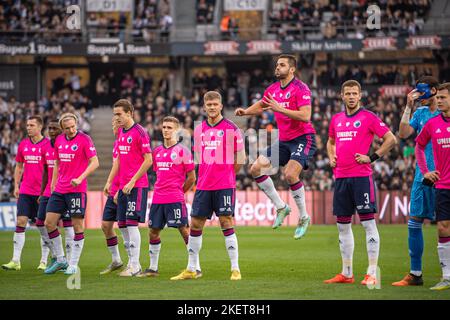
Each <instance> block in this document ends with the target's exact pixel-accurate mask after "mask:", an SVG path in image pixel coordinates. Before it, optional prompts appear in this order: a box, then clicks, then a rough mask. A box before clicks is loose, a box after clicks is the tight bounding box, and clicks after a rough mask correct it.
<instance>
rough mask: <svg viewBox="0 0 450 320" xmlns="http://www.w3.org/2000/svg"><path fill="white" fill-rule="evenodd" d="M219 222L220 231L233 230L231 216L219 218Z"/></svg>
mask: <svg viewBox="0 0 450 320" xmlns="http://www.w3.org/2000/svg"><path fill="white" fill-rule="evenodd" d="M219 222H220V227H221V228H222V229H230V228H233V217H232V216H220V217H219Z"/></svg>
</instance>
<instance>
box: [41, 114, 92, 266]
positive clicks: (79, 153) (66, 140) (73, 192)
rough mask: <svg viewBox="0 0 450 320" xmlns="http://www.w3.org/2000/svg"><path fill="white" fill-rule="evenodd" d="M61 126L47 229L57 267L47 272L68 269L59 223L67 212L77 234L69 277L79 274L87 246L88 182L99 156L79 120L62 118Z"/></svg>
mask: <svg viewBox="0 0 450 320" xmlns="http://www.w3.org/2000/svg"><path fill="white" fill-rule="evenodd" d="M59 124H60V126H61V128H62V130H63V134H61V135H59V136H58V137H57V138H56V141H55V157H56V161H55V164H54V168H53V177H52V185H51V190H52V194H51V196H50V199H49V200H48V204H47V215H46V217H45V227H46V228H47V232H48V236H49V238H50V240H51V242H52V248H53V250H54V254H55V255H56V259H57V260H56V263H54V264H52V265H51V266H50V267H48V268H47V269H46V270H45V273H46V274H52V273H55V272H56V271H58V270H59V269H62V268H64V267H67V262H66V259H65V257H64V251H63V246H62V239H61V235H60V234H59V231H58V228H57V223H58V221H59V219H60V217H61V215H64V214H65V213H66V212H67V211H68V212H69V214H70V217H71V218H72V223H73V229H74V231H75V236H74V239H73V240H74V241H73V247H72V252H71V255H70V261H69V266H68V267H67V270H66V272H65V274H67V275H70V274H74V273H76V272H77V269H78V262H79V260H80V256H81V251H82V250H83V245H84V227H83V225H84V215H85V212H86V203H87V198H86V192H87V180H86V178H87V177H88V176H89V175H90V174H91V173H93V172H94V171H95V170H96V169H97V168H98V166H99V163H98V158H97V152H96V150H95V146H94V143H93V142H92V140H91V138H90V137H89V136H88V135H87V134H85V133H83V132H81V131H78V128H77V125H78V118H77V116H76V115H74V114H73V113H65V114H63V115H61V118H60V120H59Z"/></svg>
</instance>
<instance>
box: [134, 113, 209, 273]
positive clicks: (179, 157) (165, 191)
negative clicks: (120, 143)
mask: <svg viewBox="0 0 450 320" xmlns="http://www.w3.org/2000/svg"><path fill="white" fill-rule="evenodd" d="M179 129H180V122H179V121H178V119H177V118H175V117H170V116H168V117H165V118H163V120H162V134H163V137H164V143H163V144H162V145H160V146H158V147H157V148H155V149H154V150H153V170H154V171H155V172H156V183H155V188H154V192H153V199H152V206H151V207H150V218H149V221H148V226H149V228H150V233H149V236H150V245H149V254H150V266H149V268H148V269H147V270H145V271H144V272H142V273H141V274H139V275H138V277H154V276H157V275H158V260H159V253H160V251H161V239H160V237H159V235H160V233H161V230H162V229H164V226H165V225H166V224H167V226H168V227H172V228H178V231H179V232H180V234H181V236H182V237H183V239H184V242H185V244H186V245H187V243H188V239H189V227H188V217H187V209H186V203H185V199H184V194H185V193H186V192H187V191H188V190H190V189H191V188H192V186H193V185H194V183H195V170H194V169H195V166H194V160H193V159H192V153H191V152H190V151H189V149H187V148H186V147H184V146H183V145H182V144H181V143H179V142H177V132H178V131H179ZM196 272H197V276H199V275H200V274H201V272H200V268H199V267H198V266H197V268H196Z"/></svg>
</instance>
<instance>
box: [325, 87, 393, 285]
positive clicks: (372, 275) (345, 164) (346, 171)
mask: <svg viewBox="0 0 450 320" xmlns="http://www.w3.org/2000/svg"><path fill="white" fill-rule="evenodd" d="M341 98H342V100H343V101H344V105H345V111H342V112H340V113H338V114H335V115H334V116H333V117H332V118H331V122H330V127H329V138H328V142H327V151H328V157H329V159H330V165H331V167H332V168H333V170H334V176H335V189H334V196H333V214H334V215H335V216H336V220H337V227H338V230H339V246H340V250H341V256H342V264H343V266H342V273H340V274H338V275H337V276H335V277H334V278H332V279H329V280H326V281H325V283H353V282H354V277H353V266H352V261H353V249H354V247H355V243H354V239H353V232H352V226H351V221H352V216H353V214H354V213H355V210H356V212H358V214H359V218H360V220H361V224H362V225H363V227H364V229H365V231H366V246H367V255H368V258H369V268H368V271H367V274H366V276H365V277H364V280H363V281H362V282H361V284H369V285H376V284H378V280H379V279H377V276H376V274H377V265H378V255H379V251H380V236H379V234H378V229H377V225H376V222H375V218H374V214H375V213H376V212H377V208H376V199H375V184H374V182H373V178H372V166H371V163H372V162H374V161H376V160H377V159H378V158H380V157H382V156H384V155H386V154H387V153H388V152H389V150H391V149H392V148H393V147H394V146H395V145H396V138H395V136H394V134H393V133H392V132H391V131H390V130H389V129H388V127H387V126H386V124H385V123H384V122H383V121H381V120H380V119H379V118H378V117H377V116H376V115H375V114H374V113H372V112H370V111H368V110H366V109H364V108H362V107H361V105H360V100H361V85H360V84H359V83H358V82H357V81H355V80H348V81H346V82H344V83H343V84H342V88H341ZM374 135H377V136H378V137H380V138H383V140H384V142H383V144H382V145H381V147H380V148H379V149H378V150H376V151H375V152H373V153H372V154H371V155H370V156H369V155H368V153H369V150H370V147H371V145H372V141H373V138H374Z"/></svg>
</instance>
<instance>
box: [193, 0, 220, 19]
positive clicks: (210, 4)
mask: <svg viewBox="0 0 450 320" xmlns="http://www.w3.org/2000/svg"><path fill="white" fill-rule="evenodd" d="M215 6H216V0H197V23H198V24H208V23H212V22H213V20H214V8H215Z"/></svg>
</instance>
